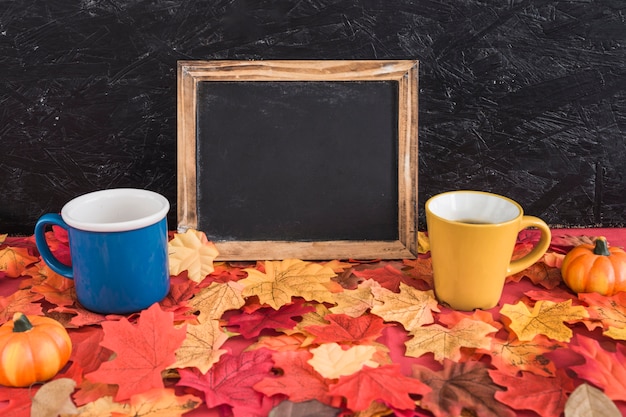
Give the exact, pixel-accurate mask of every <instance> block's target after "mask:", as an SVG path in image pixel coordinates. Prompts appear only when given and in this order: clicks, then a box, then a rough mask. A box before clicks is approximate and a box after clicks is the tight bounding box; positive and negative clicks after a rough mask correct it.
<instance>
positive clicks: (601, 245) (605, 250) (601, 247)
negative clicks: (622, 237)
mask: <svg viewBox="0 0 626 417" xmlns="http://www.w3.org/2000/svg"><path fill="white" fill-rule="evenodd" d="M595 243H596V246H595V247H594V248H593V253H594V254H595V255H601V256H609V255H611V252H609V244H608V243H607V241H606V239H605V238H603V237H599V238H597V239H596V242H595Z"/></svg>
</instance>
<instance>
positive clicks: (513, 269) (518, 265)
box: [506, 216, 552, 276]
mask: <svg viewBox="0 0 626 417" xmlns="http://www.w3.org/2000/svg"><path fill="white" fill-rule="evenodd" d="M529 227H536V228H537V229H539V231H540V232H541V237H540V238H539V242H538V243H537V245H536V246H535V247H534V248H533V250H531V251H530V252H529V253H528V254H527V255H526V256H524V257H522V258H520V259H516V260H514V261H511V263H510V264H509V267H508V268H507V270H506V272H507V276H509V275H514V274H517V273H518V272H521V271H523V270H524V269H526V268H528V267H529V266H531V265H532V264H534V263H535V262H537V261H538V260H539V259H540V258H541V257H542V256H543V255H544V254H545V253H546V251H547V250H548V247H550V242H551V240H552V233H551V232H550V228H549V227H548V225H547V224H546V223H545V222H544V221H543V220H541V219H540V218H538V217H534V216H524V217H522V222H521V223H520V231H522V230H524V229H528V228H529Z"/></svg>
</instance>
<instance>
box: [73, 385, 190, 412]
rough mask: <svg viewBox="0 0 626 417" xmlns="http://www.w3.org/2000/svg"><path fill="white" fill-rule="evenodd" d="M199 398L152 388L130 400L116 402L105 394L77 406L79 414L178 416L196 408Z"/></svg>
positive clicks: (168, 389) (170, 390)
mask: <svg viewBox="0 0 626 417" xmlns="http://www.w3.org/2000/svg"><path fill="white" fill-rule="evenodd" d="M200 404H201V400H200V399H199V398H198V397H196V396H194V395H191V394H183V395H180V394H179V395H176V394H175V392H174V390H173V389H171V388H154V389H151V390H148V391H146V392H142V393H140V394H136V395H133V396H132V397H131V398H130V401H128V402H125V403H117V402H114V401H113V398H112V397H109V396H105V397H101V398H99V399H97V400H96V401H94V402H91V403H88V404H85V405H84V406H82V407H79V409H78V412H79V415H80V416H84V417H96V416H98V417H99V416H112V417H118V416H119V417H130V416H155V417H158V416H163V417H165V416H167V417H180V416H182V415H183V414H185V413H187V412H189V411H191V410H193V409H195V408H197V407H198V406H199V405H200Z"/></svg>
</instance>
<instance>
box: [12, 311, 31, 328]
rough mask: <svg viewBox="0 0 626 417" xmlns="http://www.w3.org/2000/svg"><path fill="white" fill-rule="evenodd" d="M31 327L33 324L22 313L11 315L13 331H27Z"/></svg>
mask: <svg viewBox="0 0 626 417" xmlns="http://www.w3.org/2000/svg"><path fill="white" fill-rule="evenodd" d="M32 328H33V325H32V324H31V322H30V320H28V317H26V315H25V314H24V313H15V314H14V315H13V332H14V333H21V332H27V331H29V330H30V329H32Z"/></svg>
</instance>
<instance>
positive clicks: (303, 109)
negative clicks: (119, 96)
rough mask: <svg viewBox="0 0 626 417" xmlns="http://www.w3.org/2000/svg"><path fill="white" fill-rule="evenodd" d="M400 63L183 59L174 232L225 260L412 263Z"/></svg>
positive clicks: (411, 143) (410, 124) (410, 109)
mask: <svg viewBox="0 0 626 417" xmlns="http://www.w3.org/2000/svg"><path fill="white" fill-rule="evenodd" d="M401 63H402V64H403V67H402V68H403V70H402V72H401V73H400V74H398V69H397V66H398V62H397V61H396V62H389V61H380V62H377V61H366V62H359V61H349V62H343V61H332V62H329V61H321V62H320V61H306V62H303V61H297V62H284V61H281V62H276V61H263V62H262V63H255V62H250V61H245V62H224V61H217V62H210V61H207V62H197V61H186V62H184V63H181V66H179V87H180V89H179V229H180V228H189V227H192V228H196V229H199V230H201V231H203V232H205V233H206V235H207V237H208V238H209V239H210V240H211V241H213V242H215V244H216V246H217V247H218V250H219V251H220V256H221V259H284V258H288V257H297V258H301V259H324V258H329V259H330V258H333V259H335V258H363V257H367V258H382V257H385V258H389V257H413V256H414V255H415V244H416V243H415V242H413V241H416V238H415V224H416V216H417V210H416V207H415V199H416V193H417V167H416V163H415V161H416V157H417V151H416V149H417V147H416V140H417V120H416V117H415V116H414V115H415V114H416V112H417V100H416V95H415V92H414V91H413V90H412V89H411V88H410V87H413V88H414V87H415V86H416V76H415V74H409V71H411V70H412V69H414V68H415V66H416V63H415V62H411V61H408V62H405V61H401ZM226 64H228V68H227V69H225V68H224V66H225V65H226ZM329 64H332V66H330V67H325V66H328V65H329ZM216 66H217V68H218V69H219V70H217V69H216ZM362 66H365V69H363V68H362ZM199 67H201V68H202V70H201V75H200V74H198V68H199ZM294 68H295V69H297V71H296V73H295V74H294V73H293V70H294ZM320 68H322V70H320ZM329 68H330V69H331V70H329ZM389 68H392V69H393V71H392V75H389ZM190 71H191V72H193V71H196V73H195V74H194V75H193V76H188V77H185V74H187V75H189V73H190ZM284 71H287V72H288V75H285V74H283V72H284ZM277 73H278V74H277ZM311 74H313V75H311ZM226 75H230V76H226ZM411 76H413V77H415V79H413V80H412V81H413V82H408V80H410V79H411V78H410V77H411ZM185 78H192V82H188V83H187V89H190V90H192V91H191V92H187V91H184V89H185V82H184V81H185ZM407 90H408V93H407ZM181 95H182V97H181ZM407 100H408V101H407ZM407 118H408V119H407ZM407 164H408V165H407ZM407 190H409V191H408V192H407ZM409 206H410V208H409ZM181 208H182V209H183V210H181ZM409 229H410V231H409ZM407 236H408V237H407ZM408 240H411V241H408Z"/></svg>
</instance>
